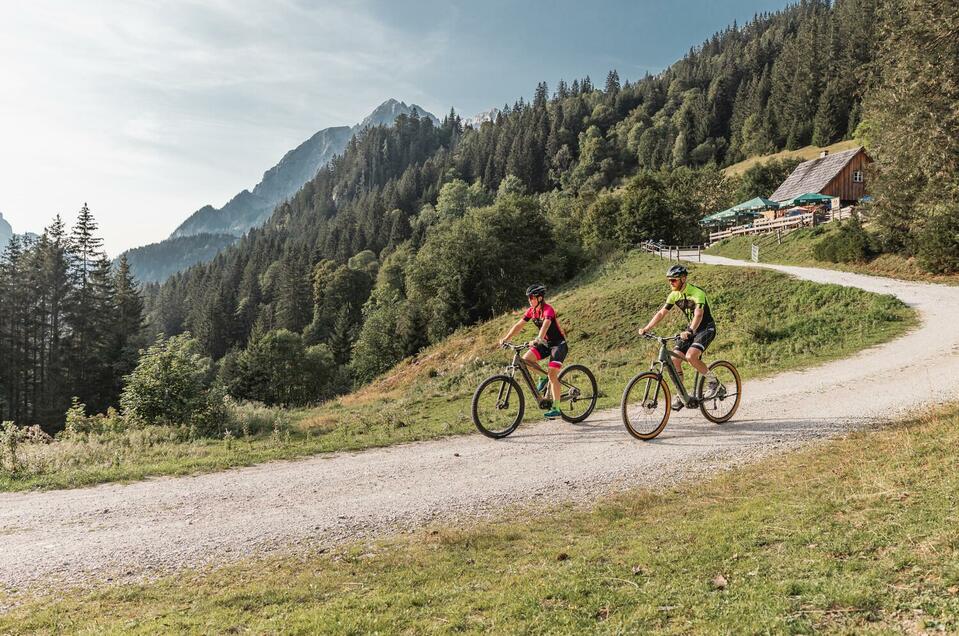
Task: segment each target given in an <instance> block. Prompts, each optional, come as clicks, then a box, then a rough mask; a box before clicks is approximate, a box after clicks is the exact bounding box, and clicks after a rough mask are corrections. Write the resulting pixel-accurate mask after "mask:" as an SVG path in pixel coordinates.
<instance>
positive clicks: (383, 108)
mask: <svg viewBox="0 0 959 636" xmlns="http://www.w3.org/2000/svg"><path fill="white" fill-rule="evenodd" d="M414 110H415V111H416V114H417V115H418V116H420V117H428V118H429V119H430V121H432V122H433V125H434V126H439V124H440V120H439V119H437V118H436V116H435V115H433V113H431V112H429V111H428V110H426V109H425V108H423V107H422V106H418V105H416V104H409V105H407V103H406V102H401V101H399V100H396V99H393V98H392V97H391V98H389V99H388V100H386V101H385V102H383V103H382V104H380V105H379V106H377V107H376V108H374V109H373V112H372V113H370V114H369V115H367V116H366V117H365V118H364V119H363V121H361V122H360V123H359V124H357V125H356V126H354V127H353V131H354V132H359V131H360V130H363V129H364V128H369V127H371V126H392V125H393V122H394V121H396V118H397V117H399V116H400V115H409V114H411V113H412V112H413V111H414Z"/></svg>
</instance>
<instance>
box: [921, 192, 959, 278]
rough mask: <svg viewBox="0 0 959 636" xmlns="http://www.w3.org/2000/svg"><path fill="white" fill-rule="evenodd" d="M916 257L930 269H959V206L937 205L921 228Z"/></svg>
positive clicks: (948, 270) (940, 270)
mask: <svg viewBox="0 0 959 636" xmlns="http://www.w3.org/2000/svg"><path fill="white" fill-rule="evenodd" d="M917 235H918V236H917V238H918V241H917V245H916V257H917V258H918V260H919V265H921V266H922V268H923V269H925V270H926V271H927V272H932V273H935V274H951V273H953V272H956V271H959V208H955V207H954V208H951V209H950V208H949V207H947V206H945V205H937V206H933V207H932V208H931V209H930V210H929V211H928V216H927V218H926V220H925V222H924V223H923V224H922V228H921V229H920V230H919V231H918V232H917Z"/></svg>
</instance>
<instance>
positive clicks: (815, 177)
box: [769, 147, 872, 205]
mask: <svg viewBox="0 0 959 636" xmlns="http://www.w3.org/2000/svg"><path fill="white" fill-rule="evenodd" d="M871 161H872V160H871V159H870V158H869V156H868V155H866V151H865V150H863V148H862V147H859V148H853V149H852V150H845V151H843V152H837V153H835V154H832V155H830V154H828V152H827V151H823V153H822V154H820V155H819V157H818V158H816V159H811V160H809V161H804V162H803V163H801V164H799V165H798V166H796V169H795V170H793V172H792V174H791V175H789V177H787V178H786V180H785V181H783V183H782V185H781V186H779V187H778V188H777V189H776V191H775V192H773V195H772V196H771V197H769V198H770V199H772V200H773V201H777V202H783V201H789V200H791V199H793V198H795V197H797V196H800V195H803V194H807V193H810V192H815V193H818V194H825V195H827V196H830V197H834V198H838V199H839V200H840V203H841V204H842V205H847V204H854V203H856V202H858V201H859V200H860V199H862V198H863V196H865V194H866V178H865V171H866V164H867V163H869V162H871Z"/></svg>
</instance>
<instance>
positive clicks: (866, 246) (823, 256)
mask: <svg viewBox="0 0 959 636" xmlns="http://www.w3.org/2000/svg"><path fill="white" fill-rule="evenodd" d="M877 254H879V249H878V247H877V245H876V241H875V239H874V238H873V237H872V236H871V235H870V234H869V232H867V231H866V230H865V228H863V226H862V223H860V222H859V218H858V217H855V216H854V217H853V218H852V219H850V220H849V221H848V222H845V223H842V224H841V225H840V226H839V231H838V232H836V233H835V234H833V235H832V236H827V237H826V238H824V239H822V240H821V241H819V242H818V243H816V244H815V245H813V256H814V257H815V258H816V259H817V260H820V261H828V262H830V263H863V262H866V261H869V260H872V259H873V258H875V256H876V255H877Z"/></svg>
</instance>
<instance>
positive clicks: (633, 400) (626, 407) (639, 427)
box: [620, 371, 671, 440]
mask: <svg viewBox="0 0 959 636" xmlns="http://www.w3.org/2000/svg"><path fill="white" fill-rule="evenodd" d="M670 401H671V396H670V394H669V386H668V385H667V384H666V380H664V379H663V377H662V376H661V375H659V374H657V373H653V372H652V371H644V372H643V373H640V374H639V375H637V376H636V377H635V378H633V379H632V380H630V381H629V384H627V385H626V390H625V391H623V403H622V406H621V409H620V410H621V412H622V415H623V424H625V425H626V430H627V431H629V434H630V435H632V436H633V437H635V438H636V439H642V440H650V439H653V438H654V437H656V436H657V435H659V434H660V433H661V432H662V431H663V429H664V428H666V423H667V422H668V421H669V413H670V409H671V406H670Z"/></svg>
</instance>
